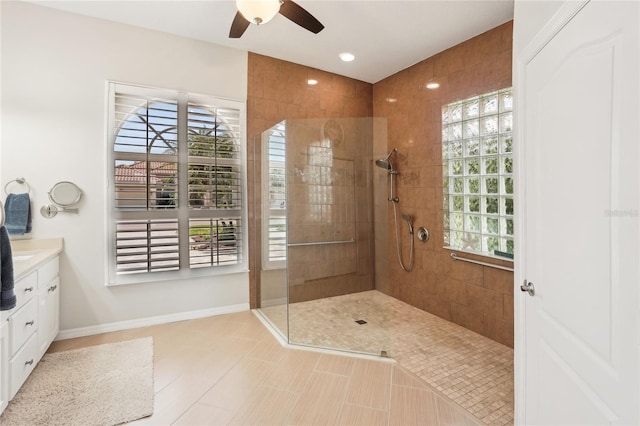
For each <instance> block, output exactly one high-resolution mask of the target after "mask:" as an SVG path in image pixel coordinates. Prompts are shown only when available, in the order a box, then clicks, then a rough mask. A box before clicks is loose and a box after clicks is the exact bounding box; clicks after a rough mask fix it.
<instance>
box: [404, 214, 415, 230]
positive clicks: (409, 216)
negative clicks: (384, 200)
mask: <svg viewBox="0 0 640 426" xmlns="http://www.w3.org/2000/svg"><path fill="white" fill-rule="evenodd" d="M402 218H403V219H404V220H406V221H407V225H409V233H410V234H411V235H413V217H411V215H410V214H409V213H406V212H405V213H402Z"/></svg>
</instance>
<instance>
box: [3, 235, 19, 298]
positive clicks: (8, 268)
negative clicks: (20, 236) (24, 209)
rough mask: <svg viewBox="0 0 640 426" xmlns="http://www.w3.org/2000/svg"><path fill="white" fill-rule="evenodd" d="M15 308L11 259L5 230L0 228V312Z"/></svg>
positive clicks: (9, 242)
mask: <svg viewBox="0 0 640 426" xmlns="http://www.w3.org/2000/svg"><path fill="white" fill-rule="evenodd" d="M15 307H16V294H15V292H14V291H13V257H12V256H11V241H10V240H9V233H8V232H7V228H5V227H4V226H0V311H8V310H9V309H13V308H15Z"/></svg>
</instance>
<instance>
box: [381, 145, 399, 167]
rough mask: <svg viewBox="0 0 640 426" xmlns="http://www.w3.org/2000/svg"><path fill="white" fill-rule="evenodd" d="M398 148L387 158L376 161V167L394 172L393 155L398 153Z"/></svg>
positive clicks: (390, 152)
mask: <svg viewBox="0 0 640 426" xmlns="http://www.w3.org/2000/svg"><path fill="white" fill-rule="evenodd" d="M397 150H398V148H393V149H392V150H391V151H389V153H388V154H387V156H386V157H384V158H381V159H379V160H376V166H378V167H380V168H382V169H385V170H389V171H391V170H393V164H391V154H393V153H394V152H396V151H397Z"/></svg>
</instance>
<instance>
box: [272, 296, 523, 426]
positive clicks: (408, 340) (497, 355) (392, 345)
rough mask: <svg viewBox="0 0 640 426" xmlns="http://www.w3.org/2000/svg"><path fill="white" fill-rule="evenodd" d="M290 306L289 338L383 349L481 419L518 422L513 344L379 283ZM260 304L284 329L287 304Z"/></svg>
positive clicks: (366, 349)
mask: <svg viewBox="0 0 640 426" xmlns="http://www.w3.org/2000/svg"><path fill="white" fill-rule="evenodd" d="M289 309H290V319H289V327H290V328H289V333H290V339H291V340H290V341H291V342H292V343H296V344H302V345H311V346H322V347H327V348H334V349H335V348H342V349H349V350H353V351H359V352H365V353H370V354H377V355H379V354H380V353H381V351H386V353H387V354H388V356H390V357H391V358H393V359H394V360H396V361H397V362H398V364H399V365H400V366H401V367H403V368H404V369H406V370H408V371H410V372H411V373H413V374H415V375H416V376H418V377H420V378H421V379H422V380H424V381H425V382H426V383H427V384H429V385H430V386H432V387H433V388H435V389H436V390H438V391H439V392H441V393H442V394H443V395H445V396H446V397H448V398H450V399H451V400H453V401H455V402H456V403H457V404H458V405H460V406H461V407H463V408H464V409H466V410H467V411H468V412H469V413H471V414H473V415H474V416H475V417H476V418H478V419H479V420H480V421H482V423H484V424H488V425H509V424H513V349H511V348H509V347H507V346H504V345H502V344H500V343H497V342H495V341H493V340H491V339H488V338H486V337H484V336H481V335H479V334H476V333H474V332H472V331H470V330H467V329H466V328H463V327H461V326H459V325H457V324H454V323H451V322H449V321H445V320H443V319H441V318H439V317H437V316H435V315H431V314H429V313H428V312H424V311H422V310H420V309H417V308H414V307H413V306H411V305H408V304H406V303H404V302H402V301H400V300H398V299H395V298H393V297H389V296H387V295H385V294H383V293H380V292H378V291H375V290H373V291H366V292H361V293H353V294H348V295H345V296H337V297H331V298H326V299H319V300H313V301H309V302H301V303H294V304H292V305H291V306H290V307H289ZM261 311H262V313H263V314H264V315H265V316H266V317H267V318H268V320H269V321H270V322H271V323H272V324H273V325H275V326H276V327H278V328H280V329H281V330H285V333H286V324H287V322H286V321H287V318H286V306H283V305H280V306H273V307H268V308H263V309H261ZM356 320H365V321H366V322H367V323H366V324H363V325H360V324H357V323H356Z"/></svg>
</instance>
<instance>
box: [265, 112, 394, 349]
mask: <svg viewBox="0 0 640 426" xmlns="http://www.w3.org/2000/svg"><path fill="white" fill-rule="evenodd" d="M254 146H255V150H256V152H255V153H254V155H255V157H254V159H255V165H256V166H255V173H254V188H255V192H256V200H259V202H258V201H257V202H256V208H255V210H254V214H255V218H256V227H255V229H256V235H255V241H256V244H255V247H256V253H257V254H256V258H255V260H256V283H257V285H256V288H257V300H258V306H259V307H260V312H261V313H262V315H263V316H264V317H265V318H266V319H267V320H268V321H269V322H270V323H271V324H272V326H274V327H275V328H276V329H277V331H278V332H279V333H280V334H281V335H282V337H283V338H285V340H287V341H288V342H289V343H293V344H299V345H312V346H320V347H325V348H331V349H338V350H344V351H354V352H362V353H367V354H374V355H383V356H384V355H386V351H387V348H388V340H389V331H388V327H387V326H386V324H376V323H375V322H374V323H372V322H371V321H370V320H369V318H371V315H368V313H367V312H368V311H369V310H371V309H373V310H376V311H378V312H380V311H381V310H382V311H384V309H385V307H384V306H380V305H379V304H378V305H376V303H375V302H371V301H370V302H371V303H366V304H365V303H363V304H362V306H361V309H360V310H358V309H356V310H355V311H354V310H353V309H350V310H349V312H346V311H345V310H342V309H341V308H340V306H339V304H337V303H336V299H335V298H336V297H337V296H344V295H349V294H355V293H361V292H365V291H368V290H374V289H375V288H376V275H378V279H384V276H386V275H388V274H387V272H386V271H385V269H386V266H385V265H386V262H385V261H378V262H376V254H377V255H378V256H379V258H380V259H384V260H386V256H387V250H388V248H387V241H386V239H387V229H388V221H389V218H388V214H387V212H388V210H387V199H386V191H387V183H386V176H385V173H384V172H382V171H381V170H380V169H378V168H377V167H375V161H374V158H380V157H381V156H382V157H383V156H384V154H379V153H380V152H383V153H385V154H386V150H387V141H386V120H384V119H374V118H328V119H304V120H286V121H282V122H280V123H278V124H276V125H274V126H273V127H271V128H270V129H268V130H267V131H265V132H263V133H262V135H261V137H260V141H256V143H255V144H254ZM374 154H378V155H374ZM388 159H389V158H387V160H388ZM377 186H381V187H380V188H377ZM376 212H377V213H376ZM311 301H314V305H313V310H311V309H309V308H308V305H307V304H308V303H310V302H311ZM338 329H339V332H338ZM365 334H366V339H365V338H364V335H365ZM372 336H374V337H373V338H372ZM365 340H366V342H365Z"/></svg>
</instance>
